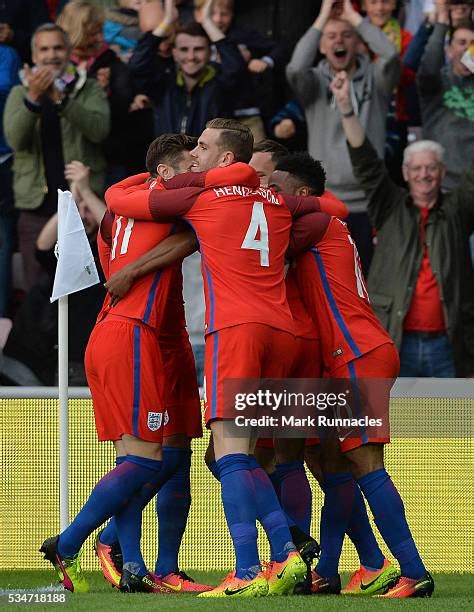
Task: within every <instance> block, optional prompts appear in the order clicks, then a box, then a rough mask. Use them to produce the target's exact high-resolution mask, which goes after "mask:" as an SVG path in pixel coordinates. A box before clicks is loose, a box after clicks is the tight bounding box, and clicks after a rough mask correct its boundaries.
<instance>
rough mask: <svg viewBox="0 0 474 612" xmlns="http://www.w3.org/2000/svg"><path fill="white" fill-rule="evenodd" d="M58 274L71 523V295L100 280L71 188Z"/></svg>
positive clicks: (61, 209)
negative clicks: (69, 349) (69, 346)
mask: <svg viewBox="0 0 474 612" xmlns="http://www.w3.org/2000/svg"><path fill="white" fill-rule="evenodd" d="M57 258H58V263H57V265H56V274H55V276H54V285H53V294H52V296H51V299H50V301H51V302H54V301H55V300H59V302H58V396H59V523H60V528H61V531H63V530H64V529H66V527H67V526H68V525H69V482H68V481H69V465H68V461H69V427H68V424H69V417H68V397H69V387H68V383H69V381H68V366H69V357H68V295H69V294H70V293H74V292H75V291H81V289H86V288H87V287H91V286H92V285H95V284H96V283H98V282H99V275H98V274H97V268H96V266H95V261H94V256H93V255H92V251H91V247H90V244H89V240H88V238H87V236H86V232H85V229H84V225H83V223H82V219H81V215H80V214H79V211H78V209H77V206H76V203H75V202H74V200H73V198H72V194H71V193H70V192H69V191H61V190H60V189H58V242H57Z"/></svg>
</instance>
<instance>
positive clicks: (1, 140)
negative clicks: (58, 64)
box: [0, 45, 21, 157]
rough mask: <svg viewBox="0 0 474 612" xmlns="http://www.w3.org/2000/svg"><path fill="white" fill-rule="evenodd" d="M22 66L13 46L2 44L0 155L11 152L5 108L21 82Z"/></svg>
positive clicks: (0, 66) (0, 59)
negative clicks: (10, 95) (14, 89)
mask: <svg viewBox="0 0 474 612" xmlns="http://www.w3.org/2000/svg"><path fill="white" fill-rule="evenodd" d="M20 68H21V62H20V56H19V55H18V52H17V51H16V50H15V49H13V47H8V46H7V45H0V122H1V123H0V157H1V156H3V155H6V154H7V153H11V149H10V147H9V146H8V144H7V141H6V140H5V135H4V133H3V110H4V108H5V102H6V101H7V97H8V94H9V93H10V89H11V88H12V87H13V86H14V85H18V84H19V82H20V77H19V76H18V73H19V71H20Z"/></svg>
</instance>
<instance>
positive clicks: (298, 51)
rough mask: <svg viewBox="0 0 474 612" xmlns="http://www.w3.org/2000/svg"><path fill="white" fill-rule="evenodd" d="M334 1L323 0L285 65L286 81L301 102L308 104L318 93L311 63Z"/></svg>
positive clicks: (316, 80) (332, 9)
mask: <svg viewBox="0 0 474 612" xmlns="http://www.w3.org/2000/svg"><path fill="white" fill-rule="evenodd" d="M334 3H335V0H323V2H322V4H321V10H320V11H319V15H318V16H317V18H316V21H315V22H314V23H313V25H312V26H311V27H310V28H309V30H307V32H306V33H305V34H304V35H303V36H302V37H301V38H300V40H299V41H298V43H297V44H296V47H295V49H294V51H293V55H292V56H291V60H290V63H289V64H288V66H287V67H286V78H287V79H288V83H289V84H290V85H291V88H292V89H293V91H294V92H295V93H296V95H297V96H298V98H299V99H300V100H301V102H303V104H308V103H309V102H311V101H312V100H314V99H315V98H317V97H318V95H319V82H318V79H317V77H316V75H315V74H314V68H313V64H314V59H315V57H316V54H317V52H318V49H319V43H320V40H321V34H322V31H323V29H324V26H325V25H326V23H327V22H328V20H329V18H330V17H331V16H332V15H333V14H334V12H333V11H334V8H333V7H334Z"/></svg>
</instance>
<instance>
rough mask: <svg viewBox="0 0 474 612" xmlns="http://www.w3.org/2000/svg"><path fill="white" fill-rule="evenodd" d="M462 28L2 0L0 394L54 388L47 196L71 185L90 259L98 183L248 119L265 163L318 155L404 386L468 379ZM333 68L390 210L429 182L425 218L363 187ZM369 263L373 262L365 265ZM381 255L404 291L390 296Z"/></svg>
mask: <svg viewBox="0 0 474 612" xmlns="http://www.w3.org/2000/svg"><path fill="white" fill-rule="evenodd" d="M473 17H474V0H433V1H432V0H360V2H352V3H351V2H349V0H323V1H322V2H320V1H319V0H258V1H256V0H194V2H193V0H163V1H162V0H89V1H87V0H69V1H67V0H2V1H0V111H1V114H2V119H3V125H2V128H0V348H2V353H1V356H0V380H1V382H2V383H3V384H21V385H36V384H40V385H52V384H55V382H56V363H57V346H56V345H57V323H56V312H57V310H56V308H57V307H56V306H55V305H51V304H50V303H49V296H50V295H51V287H52V280H53V278H54V270H55V257H54V244H55V241H56V234H57V218H56V207H57V203H56V200H57V189H58V188H59V189H71V190H72V191H73V194H74V196H75V199H76V202H77V203H78V206H79V209H80V212H81V216H82V218H83V220H84V225H85V227H86V231H87V233H88V235H89V237H90V241H91V245H92V246H93V248H94V236H95V233H96V231H97V227H98V223H99V222H100V219H101V216H102V214H103V212H104V206H105V205H104V203H103V194H104V190H105V188H106V187H107V186H109V185H111V184H113V183H114V182H116V181H119V180H121V179H123V178H125V177H126V176H128V175H130V174H134V173H138V172H141V171H143V169H144V163H145V154H146V150H147V147H148V145H149V144H150V142H151V141H152V140H153V139H154V138H156V137H157V136H159V135H160V134H163V133H167V132H181V133H187V134H190V135H193V136H198V135H199V134H200V133H201V131H202V130H203V128H204V127H205V123H206V121H208V120H209V119H212V118H214V117H234V118H237V119H238V120H239V121H241V122H242V123H244V124H246V125H248V126H249V127H250V129H251V130H252V132H253V134H254V137H255V142H256V143H257V149H258V151H260V154H261V156H262V155H263V156H265V155H267V156H268V159H269V160H270V158H271V156H272V152H271V151H272V147H271V145H269V144H268V143H267V140H268V139H272V140H275V141H277V142H278V143H280V144H281V145H283V146H284V147H286V148H287V149H288V150H290V151H293V150H307V151H309V153H310V154H311V155H312V156H313V157H314V158H316V159H319V160H321V161H322V163H323V165H324V167H325V170H326V174H327V187H328V189H330V190H331V191H332V192H333V193H334V194H335V195H336V196H338V197H339V198H340V199H342V200H343V201H344V202H345V203H346V204H347V205H348V207H349V209H350V215H349V218H348V220H347V223H348V226H349V229H350V231H351V233H352V236H353V237H354V240H355V242H356V244H357V247H358V251H359V254H360V258H361V263H362V268H363V271H364V273H365V275H368V279H369V292H370V287H371V286H372V287H377V291H376V292H375V293H376V295H374V296H372V295H371V298H372V297H373V301H374V303H375V306H374V307H375V308H376V311H377V313H378V314H379V316H381V315H380V313H382V314H383V313H385V314H386V315H387V316H386V318H385V319H384V317H383V316H381V319H382V322H383V324H384V325H385V326H386V327H387V328H388V329H390V330H393V329H396V330H397V331H396V335H397V334H398V336H399V337H397V346H398V347H399V349H400V350H401V351H402V350H405V349H406V350H408V349H410V350H411V351H412V353H411V355H412V357H409V359H413V362H414V363H415V362H417V364H418V365H417V368H418V369H417V368H415V367H414V368H413V370H412V371H410V372H409V374H410V375H413V376H423V375H424V376H455V375H458V376H470V375H472V374H473V373H474V322H473V321H474V304H473V303H474V291H473V283H472V276H473V270H472V261H471V256H470V251H469V239H470V236H471V234H472V232H473V226H474V167H473V159H474V25H473ZM339 71H345V72H346V73H347V75H348V77H349V79H350V95H351V106H352V109H353V112H354V113H355V114H356V115H357V116H358V118H359V120H360V122H361V124H362V127H363V129H364V131H365V135H366V138H367V139H368V140H369V141H370V143H371V144H372V146H373V148H374V149H375V151H376V152H377V154H378V157H379V159H381V160H384V162H385V167H386V172H387V177H386V178H387V181H388V183H387V185H388V184H389V185H390V189H392V190H393V198H394V201H395V202H397V206H398V207H400V208H402V207H405V208H406V207H410V206H411V207H412V208H413V209H414V210H415V211H416V209H417V206H418V205H417V199H416V193H417V191H416V190H417V188H418V187H417V186H418V185H419V184H422V185H424V186H425V187H426V188H427V186H430V188H431V191H432V192H433V190H434V193H435V194H436V197H435V198H434V199H433V201H432V202H431V203H430V205H429V206H427V211H426V214H421V213H420V209H418V212H414V213H413V215H412V218H411V221H410V220H408V221H406V220H401V218H399V219H398V221H397V219H395V218H394V217H393V215H392V216H390V215H388V216H386V217H387V218H386V217H384V214H383V208H384V206H385V204H387V202H388V200H386V198H387V197H388V196H387V193H388V192H387V189H388V188H386V187H385V188H384V190H381V189H379V188H377V189H376V188H375V187H373V188H372V187H371V186H370V185H367V181H366V182H364V180H363V179H364V173H365V174H367V172H366V170H367V168H365V167H364V163H365V166H369V165H370V164H372V165H373V164H375V163H377V160H375V161H371V160H370V159H369V157H367V158H366V159H365V160H362V162H361V160H356V159H355V156H354V154H353V151H351V150H350V147H349V146H348V145H347V142H346V137H347V134H346V133H345V131H344V127H343V117H341V113H340V109H338V107H337V104H336V101H335V99H334V95H333V93H332V90H331V81H332V79H333V78H334V75H335V74H336V73H338V72H339ZM421 139H424V140H430V141H434V142H435V143H438V144H439V145H441V146H440V147H438V148H433V147H432V148H431V149H430V148H429V147H428V149H426V148H424V149H423V150H420V151H421V153H423V152H425V153H426V152H427V153H429V155H428V158H426V156H425V157H424V158H423V156H422V157H420V154H421V153H420V151H419V152H418V158H419V159H418V158H417V164H416V166H415V164H414V159H415V158H414V157H413V156H410V157H409V158H407V157H405V159H404V151H405V149H406V147H407V145H409V144H410V143H413V142H415V141H419V140H421ZM262 143H263V144H262ZM415 153H416V149H415ZM420 160H421V161H420ZM261 161H263V162H265V159H264V158H262V160H261ZM418 162H419V163H418ZM356 166H357V167H356ZM367 171H368V170H367ZM383 171H384V172H385V170H383ZM261 174H262V176H263V180H265V178H264V175H265V172H263V171H262V172H261ZM390 193H391V194H392V191H390ZM430 193H431V192H430ZM391 197H392V196H391ZM397 198H398V200H397ZM375 200H377V201H375ZM413 203H414V204H415V206H413ZM387 206H388V204H387ZM421 208H423V206H422V207H421ZM422 212H423V211H422ZM387 219H388V220H387ZM387 223H389V224H392V225H389V227H388V231H387V227H386V224H387ZM405 223H412V224H413V228H412V229H413V231H409V230H408V229H407V226H406V225H405ZM384 224H385V225H384ZM382 225H384V227H382ZM394 236H396V239H393V237H394ZM374 249H375V252H377V249H379V252H380V253H383V254H384V255H383V257H384V261H385V264H386V265H385V267H384V266H381V265H379V264H376V265H374V266H373V269H371V261H372V257H373V254H374ZM391 249H392V251H391ZM395 249H396V252H397V256H396V257H395V256H394V255H395ZM392 255H393V266H398V267H399V268H401V270H396V271H393V274H394V275H395V276H397V278H398V279H404V280H402V281H400V280H399V281H398V282H397V283H396V285H395V287H393V286H390V287H389V288H387V289H386V290H384V282H386V281H387V276H390V274H391V270H390V265H391V264H390V262H391V258H392ZM379 259H380V257H379ZM374 261H375V260H374ZM395 262H396V263H395ZM199 266H200V261H199V255H198V254H196V255H194V256H192V257H191V258H188V259H187V260H186V262H185V268H184V277H185V299H186V312H187V319H188V330H189V333H190V337H191V341H192V343H193V346H194V349H195V354H196V360H197V367H198V370H199V369H200V368H201V362H202V356H203V344H204V340H203V320H204V303H203V296H202V285H201V280H200V269H199ZM393 284H394V283H392V285H393ZM394 292H395V294H396V295H394ZM103 296H104V289H103V287H102V286H96V287H93V288H90V289H88V290H85V291H82V292H80V293H78V294H74V295H73V296H71V298H70V318H71V325H70V384H86V381H85V377H84V369H83V365H82V361H83V354H84V350H85V345H86V343H87V339H88V336H89V334H90V331H91V329H92V327H93V324H94V321H95V317H96V315H97V313H98V311H99V309H100V305H101V302H102V299H103ZM420 300H421V301H420ZM424 313H428V316H427V317H425V318H424ZM426 318H427V319H428V324H427V323H426V320H424V319H426ZM420 319H421V323H420V322H419V320H420ZM396 325H398V327H394V326H396ZM408 354H409V353H407V355H408ZM418 362H420V363H418ZM421 362H423V363H421ZM427 364H428V365H427ZM418 366H419V367H418Z"/></svg>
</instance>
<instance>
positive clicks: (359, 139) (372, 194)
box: [331, 72, 405, 228]
mask: <svg viewBox="0 0 474 612" xmlns="http://www.w3.org/2000/svg"><path fill="white" fill-rule="evenodd" d="M331 91H332V92H333V94H334V97H335V99H336V103H337V106H338V108H339V112H340V113H341V117H342V127H343V129H344V133H345V136H346V139H347V144H348V149H349V156H350V158H351V163H352V168H353V171H354V176H355V177H356V178H357V180H358V181H359V184H360V186H361V188H362V189H363V190H364V191H365V193H366V195H367V199H368V202H369V203H368V208H367V212H368V214H369V219H370V222H371V224H372V225H373V226H374V227H375V228H380V227H381V226H382V224H383V223H384V221H385V220H386V219H387V217H388V215H389V214H390V212H391V211H392V209H393V208H394V206H395V205H396V202H397V198H399V200H398V201H400V200H402V199H403V198H404V197H405V191H404V190H403V189H401V188H398V187H397V186H396V185H395V183H393V182H392V181H391V179H390V177H389V175H388V172H387V169H386V168H385V164H384V162H383V161H382V160H381V159H379V158H378V156H377V153H376V151H375V149H374V148H373V146H372V144H371V143H370V141H369V140H368V139H367V137H366V134H365V132H364V128H363V127H362V124H361V123H360V121H359V118H358V117H357V115H356V114H355V113H354V109H353V108H352V102H351V98H350V89H349V79H348V77H347V74H346V73H345V72H338V73H337V74H336V76H335V77H334V79H333V80H332V82H331ZM395 192H399V193H397V195H396V197H388V196H389V194H394V193H395Z"/></svg>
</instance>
